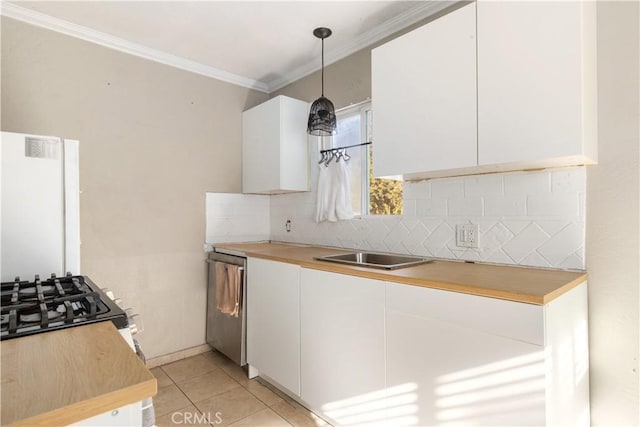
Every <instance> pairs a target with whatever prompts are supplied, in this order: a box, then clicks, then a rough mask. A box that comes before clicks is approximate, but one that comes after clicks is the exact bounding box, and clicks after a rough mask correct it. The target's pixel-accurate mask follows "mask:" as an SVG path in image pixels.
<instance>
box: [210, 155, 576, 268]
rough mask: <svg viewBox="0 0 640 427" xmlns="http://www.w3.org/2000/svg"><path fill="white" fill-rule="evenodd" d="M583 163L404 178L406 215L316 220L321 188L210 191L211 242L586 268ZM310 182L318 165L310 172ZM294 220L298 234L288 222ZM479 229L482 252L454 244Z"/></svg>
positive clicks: (478, 249)
mask: <svg viewBox="0 0 640 427" xmlns="http://www.w3.org/2000/svg"><path fill="white" fill-rule="evenodd" d="M584 169H585V168H584V167H573V168H562V169H551V170H544V171H536V172H511V173H501V174H489V175H478V176H469V177H462V178H460V177H459V178H439V179H433V180H426V181H420V182H405V183H404V191H403V193H404V194H403V196H404V203H405V210H404V215H399V216H365V217H363V218H356V219H353V220H349V221H340V222H337V223H328V222H323V223H319V224H318V223H316V222H315V220H314V218H315V199H316V192H315V191H310V192H307V193H295V194H280V195H273V196H266V195H265V196H261V195H243V194H226V193H207V227H206V228H207V235H206V242H207V243H209V244H211V243H219V242H230V241H257V240H276V241H283V242H292V243H308V244H316V245H323V246H335V247H343V248H349V249H359V250H374V251H382V252H393V253H400V254H412V255H420V256H430V257H437V258H449V259H462V260H469V261H483V262H492V263H500V264H519V265H527V266H536V267H554V268H571V269H584V236H585V221H584V219H585V218H584V216H585V214H584V212H585V210H584V204H585V198H584V194H585V188H586V173H585V170H584ZM311 173H312V176H311V182H314V180H315V175H317V169H315V168H312V171H311ZM287 220H291V224H292V227H291V231H290V232H287V231H286V229H285V222H286V221H287ZM465 223H474V224H478V225H479V228H480V240H479V242H480V245H479V247H478V248H471V249H470V248H461V247H458V246H456V243H455V229H456V225H458V224H465Z"/></svg>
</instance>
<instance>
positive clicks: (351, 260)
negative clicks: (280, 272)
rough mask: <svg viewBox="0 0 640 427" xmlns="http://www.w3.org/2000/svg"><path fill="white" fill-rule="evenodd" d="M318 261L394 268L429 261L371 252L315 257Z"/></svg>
mask: <svg viewBox="0 0 640 427" xmlns="http://www.w3.org/2000/svg"><path fill="white" fill-rule="evenodd" d="M314 259H317V260H318V261H331V262H338V263H340V264H350V265H359V266H361V267H372V268H382V269H385V270H395V269H397V268H405V267H411V266H414V265H418V264H424V263H427V262H430V261H431V260H430V259H428V258H421V257H416V256H405V255H391V254H379V253H372V252H350V253H346V254H336V255H325V256H321V257H316V258H314Z"/></svg>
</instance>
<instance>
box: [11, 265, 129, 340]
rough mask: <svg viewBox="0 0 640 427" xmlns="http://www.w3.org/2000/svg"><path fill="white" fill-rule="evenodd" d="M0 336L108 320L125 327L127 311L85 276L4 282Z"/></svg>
mask: <svg viewBox="0 0 640 427" xmlns="http://www.w3.org/2000/svg"><path fill="white" fill-rule="evenodd" d="M0 287H1V297H2V305H1V320H0V339H1V340H5V339H10V338H17V337H21V336H25V335H32V334H37V333H40V332H47V331H51V330H56V329H61V328H67V327H71V326H79V325H84V324H88V323H95V322H102V321H107V320H110V321H112V322H113V323H114V324H115V326H116V327H117V328H118V329H122V328H126V327H127V326H128V320H127V315H126V313H125V312H124V311H123V310H122V309H121V308H120V307H118V305H117V304H116V303H115V302H113V301H112V300H111V299H110V298H108V297H107V296H106V295H105V294H104V293H103V292H102V291H101V290H100V288H98V286H96V285H95V283H93V282H92V281H91V280H90V279H89V278H88V277H86V276H72V275H71V274H69V273H68V274H67V275H66V276H65V277H56V275H55V274H52V275H51V277H50V278H49V279H45V280H41V279H40V277H39V276H38V275H36V276H35V279H34V280H33V281H24V280H20V278H19V277H16V279H15V281H13V282H3V283H2V284H0Z"/></svg>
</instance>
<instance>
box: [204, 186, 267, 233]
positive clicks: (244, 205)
mask: <svg viewBox="0 0 640 427" xmlns="http://www.w3.org/2000/svg"><path fill="white" fill-rule="evenodd" d="M205 203H206V237H205V244H206V245H211V244H213V243H223V242H251V241H260V240H269V238H270V235H271V219H270V218H271V204H270V200H269V196H262V195H254V194H232V193H207V194H206V199H205Z"/></svg>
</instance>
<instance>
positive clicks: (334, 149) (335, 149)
mask: <svg viewBox="0 0 640 427" xmlns="http://www.w3.org/2000/svg"><path fill="white" fill-rule="evenodd" d="M363 145H371V141H369V142H363V143H362V144H353V145H347V146H346V147H335V148H327V149H326V150H320V153H328V152H329V151H338V150H344V149H346V148H353V147H361V146H363Z"/></svg>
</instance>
